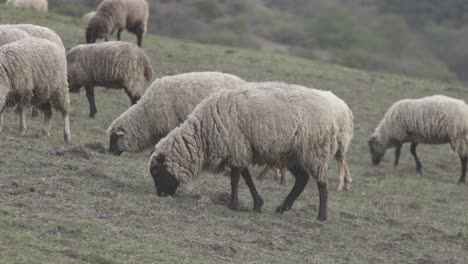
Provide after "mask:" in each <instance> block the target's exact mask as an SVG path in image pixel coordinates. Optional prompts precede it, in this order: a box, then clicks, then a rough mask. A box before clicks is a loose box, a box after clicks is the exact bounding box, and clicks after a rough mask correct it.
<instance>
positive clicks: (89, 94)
mask: <svg viewBox="0 0 468 264" xmlns="http://www.w3.org/2000/svg"><path fill="white" fill-rule="evenodd" d="M85 89H86V98H88V103H89V117H91V118H94V116H95V115H96V113H97V109H96V103H95V101H94V86H92V85H86V86H85Z"/></svg>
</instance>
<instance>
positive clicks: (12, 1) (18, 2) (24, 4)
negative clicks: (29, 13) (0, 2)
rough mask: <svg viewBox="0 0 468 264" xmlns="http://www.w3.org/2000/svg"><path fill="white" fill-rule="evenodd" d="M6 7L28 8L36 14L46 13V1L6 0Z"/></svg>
mask: <svg viewBox="0 0 468 264" xmlns="http://www.w3.org/2000/svg"><path fill="white" fill-rule="evenodd" d="M6 5H9V6H14V7H21V8H30V9H33V10H35V11H38V12H47V6H48V3H47V0H8V1H7V2H6Z"/></svg>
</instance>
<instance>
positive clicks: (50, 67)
mask: <svg viewBox="0 0 468 264" xmlns="http://www.w3.org/2000/svg"><path fill="white" fill-rule="evenodd" d="M15 105H17V110H18V112H19V114H20V133H21V134H24V133H25V131H26V119H25V112H24V109H25V108H26V107H28V106H29V105H33V106H35V107H37V108H38V109H39V110H41V111H42V112H43V113H44V134H45V135H47V136H49V135H50V121H51V117H52V107H53V108H55V109H57V110H58V111H60V112H61V113H62V116H63V120H64V129H63V130H64V131H63V132H64V139H65V141H66V142H68V143H69V142H71V133H70V127H69V126H70V125H69V119H68V114H69V111H70V100H69V96H68V83H67V62H66V58H65V53H64V52H63V50H62V49H61V48H60V47H59V46H58V45H56V44H55V43H53V42H51V41H49V40H44V39H40V38H34V37H28V38H25V39H22V40H19V41H16V42H12V43H10V44H6V45H3V46H1V47H0V112H2V113H3V111H4V109H5V107H9V106H15ZM2 113H0V116H1V114H2ZM1 121H3V120H2V118H1V117H0V127H1V126H2V124H1Z"/></svg>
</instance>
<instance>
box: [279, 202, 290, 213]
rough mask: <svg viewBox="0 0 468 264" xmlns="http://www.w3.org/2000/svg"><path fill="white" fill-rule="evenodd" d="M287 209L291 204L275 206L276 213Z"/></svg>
mask: <svg viewBox="0 0 468 264" xmlns="http://www.w3.org/2000/svg"><path fill="white" fill-rule="evenodd" d="M289 210H291V206H289V205H283V204H282V205H280V206H278V207H276V212H277V213H278V214H283V213H284V212H286V211H289Z"/></svg>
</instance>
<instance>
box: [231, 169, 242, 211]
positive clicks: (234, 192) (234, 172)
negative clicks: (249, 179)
mask: <svg viewBox="0 0 468 264" xmlns="http://www.w3.org/2000/svg"><path fill="white" fill-rule="evenodd" d="M240 173H241V170H240V169H239V168H231V174H230V176H231V201H230V202H229V205H228V207H229V208H231V209H232V210H238V209H239V178H240Z"/></svg>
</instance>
